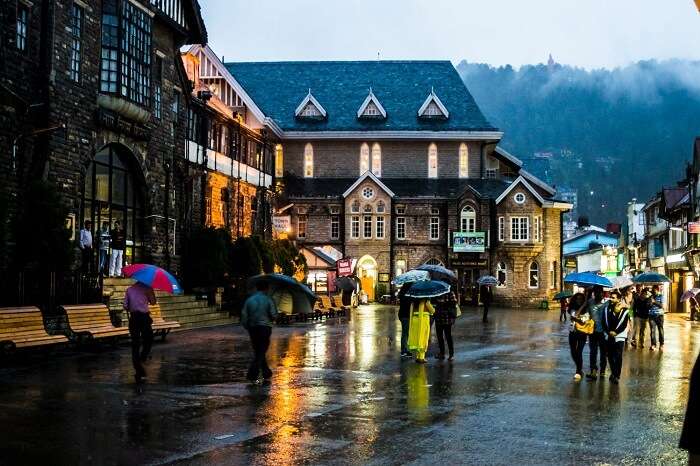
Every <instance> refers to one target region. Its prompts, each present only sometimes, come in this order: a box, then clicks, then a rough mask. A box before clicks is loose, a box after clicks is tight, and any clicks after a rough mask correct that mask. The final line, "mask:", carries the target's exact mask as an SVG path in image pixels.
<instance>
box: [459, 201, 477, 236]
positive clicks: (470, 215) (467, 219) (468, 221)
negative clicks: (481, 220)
mask: <svg viewBox="0 0 700 466" xmlns="http://www.w3.org/2000/svg"><path fill="white" fill-rule="evenodd" d="M459 231H461V232H462V233H465V232H468V233H472V232H475V231H476V209H474V207H472V206H470V205H465V206H464V207H462V210H461V211H460V213H459Z"/></svg>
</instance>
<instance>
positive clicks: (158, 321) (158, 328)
mask: <svg viewBox="0 0 700 466" xmlns="http://www.w3.org/2000/svg"><path fill="white" fill-rule="evenodd" d="M148 309H149V311H150V313H151V320H153V324H152V327H153V333H154V334H156V335H161V336H162V337H163V340H165V337H166V336H167V335H168V333H170V331H171V330H173V329H176V328H180V322H178V321H176V320H165V319H163V313H162V312H161V309H160V304H153V305H150V306H148Z"/></svg>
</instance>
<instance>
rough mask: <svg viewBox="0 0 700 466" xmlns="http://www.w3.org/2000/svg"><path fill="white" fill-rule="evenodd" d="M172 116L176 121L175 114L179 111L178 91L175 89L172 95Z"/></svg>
mask: <svg viewBox="0 0 700 466" xmlns="http://www.w3.org/2000/svg"><path fill="white" fill-rule="evenodd" d="M172 110H173V116H174V117H175V121H177V116H178V114H179V113H180V91H177V90H176V91H175V95H174V96H173V107H172Z"/></svg>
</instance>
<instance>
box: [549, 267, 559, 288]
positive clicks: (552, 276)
mask: <svg viewBox="0 0 700 466" xmlns="http://www.w3.org/2000/svg"><path fill="white" fill-rule="evenodd" d="M549 287H550V288H552V289H554V288H556V287H557V261H552V262H550V263H549Z"/></svg>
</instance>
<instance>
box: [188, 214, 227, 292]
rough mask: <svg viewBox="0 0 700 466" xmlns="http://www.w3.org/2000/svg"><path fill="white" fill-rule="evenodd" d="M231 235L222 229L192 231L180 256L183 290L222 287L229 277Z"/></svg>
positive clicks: (208, 228) (206, 228)
mask: <svg viewBox="0 0 700 466" xmlns="http://www.w3.org/2000/svg"><path fill="white" fill-rule="evenodd" d="M230 251H231V235H230V234H229V233H228V231H226V230H225V229H223V228H211V227H205V228H200V229H197V230H194V231H192V232H191V233H190V235H189V237H188V238H187V241H186V244H185V248H184V250H183V254H182V256H183V257H182V276H183V281H184V283H185V286H186V287H187V288H194V287H204V288H213V287H217V286H223V285H224V283H225V280H226V274H227V273H229V270H230V268H231V266H230V262H229V261H230V256H231V253H230Z"/></svg>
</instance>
